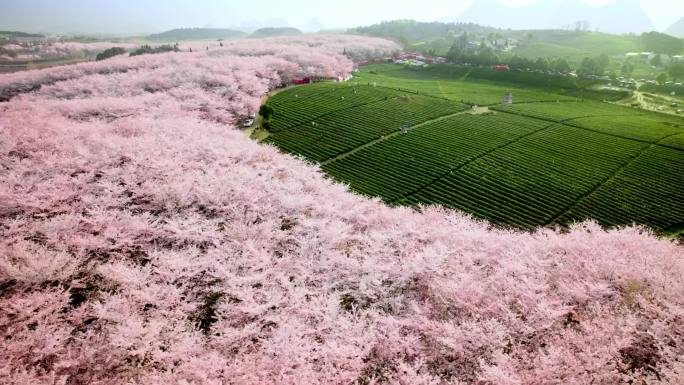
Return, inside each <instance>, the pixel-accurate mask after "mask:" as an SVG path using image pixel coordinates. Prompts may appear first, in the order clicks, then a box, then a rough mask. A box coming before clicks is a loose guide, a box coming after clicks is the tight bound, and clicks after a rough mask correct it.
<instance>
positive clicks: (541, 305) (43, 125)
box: [0, 35, 684, 385]
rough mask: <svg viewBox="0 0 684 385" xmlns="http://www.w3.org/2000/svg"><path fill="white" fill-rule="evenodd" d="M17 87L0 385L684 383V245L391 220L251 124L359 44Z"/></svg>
mask: <svg viewBox="0 0 684 385" xmlns="http://www.w3.org/2000/svg"><path fill="white" fill-rule="evenodd" d="M202 47H204V46H203V45H201V46H200V45H198V46H197V47H196V49H193V51H194V53H189V52H179V53H166V54H158V55H143V56H136V57H117V58H113V59H110V60H106V61H102V62H97V63H83V64H78V65H73V66H65V67H55V68H52V69H48V70H40V71H30V72H21V73H16V74H12V75H2V76H0V337H1V338H0V383H3V384H17V385H18V384H22V385H23V384H64V385H66V384H70V385H75V384H102V385H104V384H364V385H366V384H407V385H408V384H479V385H485V384H508V385H519V384H520V385H522V384H621V383H625V384H627V383H633V384H672V385H673V384H681V383H684V358H683V356H684V342H683V341H684V297H682V293H683V292H684V278H683V277H684V249H682V247H681V246H680V245H677V244H675V243H674V242H671V241H668V240H665V239H659V238H657V237H656V236H654V235H653V234H651V233H650V232H649V231H647V230H645V229H642V228H639V227H629V228H624V229H614V230H609V231H607V230H604V229H602V228H600V227H599V226H598V225H596V224H593V223H591V222H589V223H584V224H578V225H575V226H573V227H571V228H570V229H568V230H565V231H553V230H549V229H540V230H538V231H535V232H519V231H513V230H505V229H499V228H493V227H492V226H491V225H489V224H488V223H486V222H482V221H476V220H474V219H472V218H470V217H468V216H466V215H464V214H461V213H458V212H452V211H448V210H445V209H442V208H438V207H425V208H422V209H421V211H420V212H417V211H415V210H413V209H410V208H406V207H397V208H392V207H388V206H386V205H384V204H382V203H381V202H380V201H379V200H370V199H367V198H363V197H360V196H357V195H354V194H352V193H350V192H348V191H347V188H346V187H345V186H343V185H340V184H336V183H334V182H332V181H331V180H330V179H329V178H327V177H325V176H323V174H322V173H321V172H320V171H319V170H318V169H317V168H316V167H314V166H313V165H311V164H308V163H306V162H304V161H303V160H301V159H297V158H294V157H291V156H288V155H285V154H283V153H281V152H279V151H278V150H276V149H275V148H273V147H270V146H265V145H259V144H257V143H256V142H253V141H251V140H249V139H248V138H247V137H245V135H244V134H243V133H242V132H240V131H238V130H236V129H234V126H235V125H236V122H237V121H238V120H239V119H240V118H241V117H244V116H249V115H250V114H251V113H255V112H256V111H257V109H258V108H259V105H260V103H261V100H262V97H263V96H264V95H265V94H266V93H267V92H268V91H269V90H271V89H273V88H275V87H277V86H278V85H280V84H281V83H283V82H286V81H288V80H291V79H295V78H299V77H303V76H315V77H324V78H337V77H344V76H346V75H348V74H349V73H350V72H351V70H352V62H351V61H350V60H349V59H348V58H347V57H346V56H344V55H342V52H343V51H346V52H347V53H353V54H355V55H364V54H377V53H383V52H391V51H394V50H397V49H398V47H397V46H396V45H395V44H394V43H391V42H388V41H385V40H380V39H371V38H362V37H354V36H335V35H328V36H299V37H294V38H292V37H287V38H286V37H282V38H273V39H265V40H249V41H235V42H227V43H226V44H225V46H224V47H220V48H216V47H211V49H208V50H204V49H202Z"/></svg>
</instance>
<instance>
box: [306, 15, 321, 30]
mask: <svg viewBox="0 0 684 385" xmlns="http://www.w3.org/2000/svg"><path fill="white" fill-rule="evenodd" d="M304 29H305V30H306V31H307V32H318V31H323V30H325V24H323V22H322V21H321V19H319V18H313V19H311V20H309V22H308V23H306V27H304Z"/></svg>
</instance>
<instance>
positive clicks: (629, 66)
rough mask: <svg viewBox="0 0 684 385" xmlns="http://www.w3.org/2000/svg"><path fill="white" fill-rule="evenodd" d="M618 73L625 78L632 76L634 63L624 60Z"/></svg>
mask: <svg viewBox="0 0 684 385" xmlns="http://www.w3.org/2000/svg"><path fill="white" fill-rule="evenodd" d="M620 72H622V74H623V75H625V76H632V73H633V72H634V63H632V62H631V61H630V60H625V61H624V63H622V68H621V69H620Z"/></svg>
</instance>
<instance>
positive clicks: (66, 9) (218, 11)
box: [0, 0, 684, 33]
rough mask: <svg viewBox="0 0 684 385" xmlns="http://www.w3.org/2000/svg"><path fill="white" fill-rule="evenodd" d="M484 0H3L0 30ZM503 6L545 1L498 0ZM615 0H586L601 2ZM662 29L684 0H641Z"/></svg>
mask: <svg viewBox="0 0 684 385" xmlns="http://www.w3.org/2000/svg"><path fill="white" fill-rule="evenodd" d="M473 1H481V0H420V1H402V0H287V1H283V0H0V30H3V29H18V30H27V31H35V32H61V33H64V32H89V33H92V32H103V33H124V32H125V33H138V32H157V31H163V30H166V29H171V28H177V27H202V26H212V27H240V26H244V25H245V24H246V23H251V24H254V22H258V23H264V22H267V21H268V20H271V19H284V20H287V22H289V24H290V25H292V26H295V27H299V28H302V27H305V26H306V25H307V23H308V22H309V21H310V20H311V19H312V18H318V19H320V21H321V22H322V23H323V24H324V25H325V26H326V27H327V28H337V27H350V26H357V25H364V24H371V23H375V22H378V21H382V20H392V19H400V18H411V19H416V20H421V21H434V20H437V19H439V18H443V17H449V18H455V17H457V16H459V15H460V14H461V13H462V12H463V11H465V10H466V9H467V8H468V7H469V6H470V5H471V4H472V2H473ZM498 1H499V2H500V3H502V4H504V6H520V5H525V4H529V3H535V2H541V1H558V0H498ZM612 1H615V0H585V2H586V3H592V4H597V5H600V4H602V3H610V2H612ZM641 3H642V5H643V7H644V8H645V9H646V11H647V12H648V13H649V15H650V16H651V18H652V19H653V21H654V23H655V25H656V26H657V27H658V28H659V29H664V28H666V27H668V26H669V25H670V24H672V23H673V22H675V21H676V20H678V19H679V18H680V17H683V16H684V0H641Z"/></svg>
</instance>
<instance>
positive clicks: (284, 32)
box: [249, 27, 302, 39]
mask: <svg viewBox="0 0 684 385" xmlns="http://www.w3.org/2000/svg"><path fill="white" fill-rule="evenodd" d="M301 34H302V31H300V30H298V29H297V28H291V27H279V28H270V27H269V28H260V29H257V30H256V31H254V33H252V34H251V35H249V37H250V38H254V39H258V38H264V37H273V36H294V35H301Z"/></svg>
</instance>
